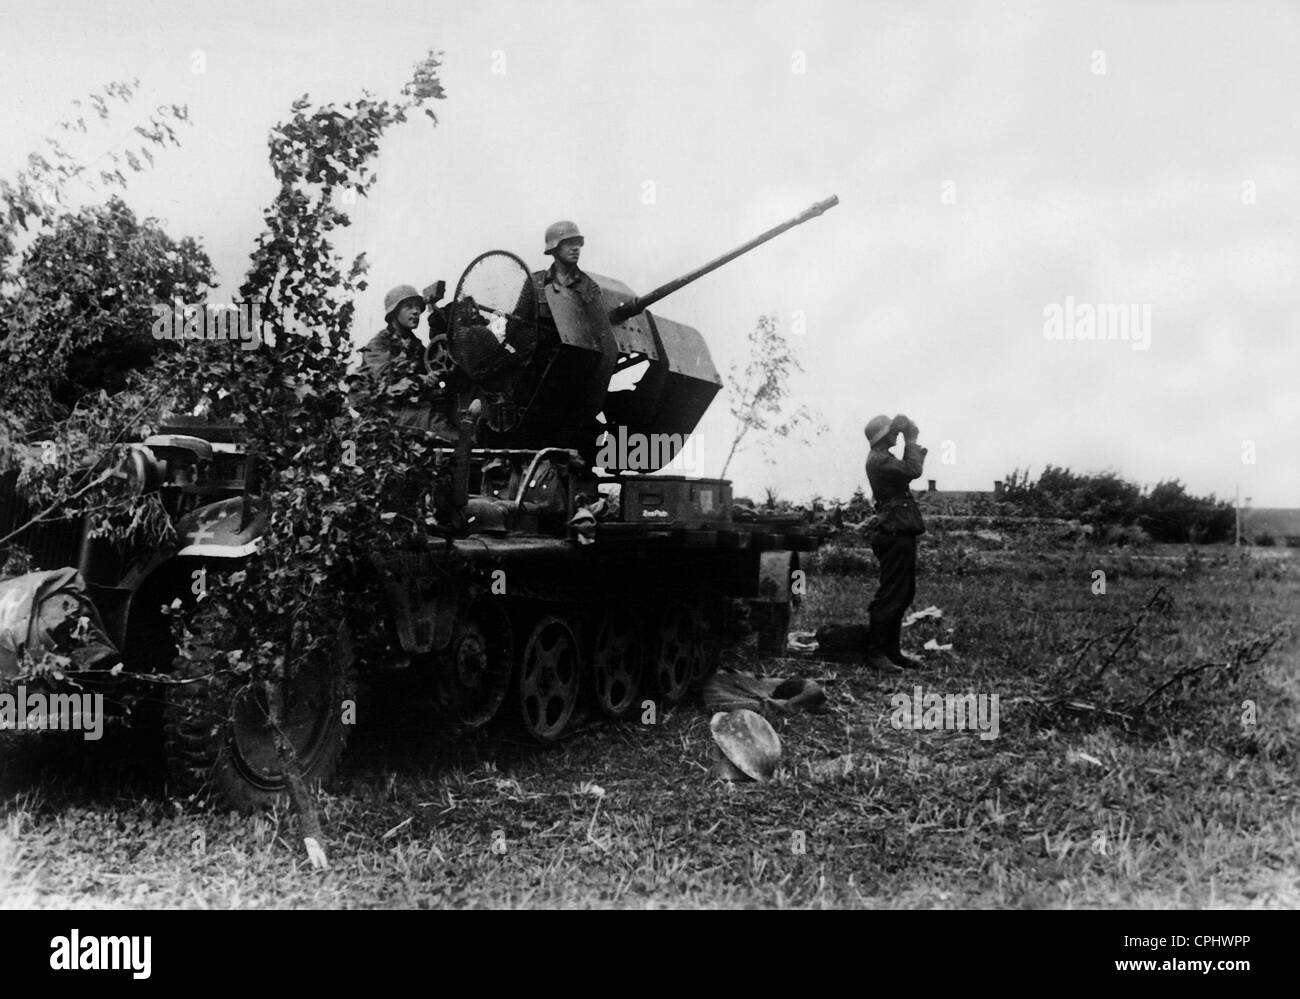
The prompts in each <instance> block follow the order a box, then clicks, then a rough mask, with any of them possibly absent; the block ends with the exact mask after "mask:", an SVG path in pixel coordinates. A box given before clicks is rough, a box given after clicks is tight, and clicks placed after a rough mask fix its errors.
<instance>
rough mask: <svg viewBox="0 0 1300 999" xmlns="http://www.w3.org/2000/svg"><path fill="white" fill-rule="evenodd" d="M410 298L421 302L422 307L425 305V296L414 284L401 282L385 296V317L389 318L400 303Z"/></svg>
mask: <svg viewBox="0 0 1300 999" xmlns="http://www.w3.org/2000/svg"><path fill="white" fill-rule="evenodd" d="M410 298H413V299H415V300H416V301H417V302H419V303H420V306H421V307H423V306H424V297H423V296H422V295H421V294H420V293H419V292H418V291H416V290H415V288H414V286H412V285H409V284H399V285H398V286H397V287H396V288H393V289H391V290H390V291H389V292H388V294H387V295H385V296H384V318H385V319H388V318H389V317H390V316H391V315H392V314H393V313H394V312H396V311H397V307H398V306H399V305H401V304H402V303H403V302H405V301H406V300H407V299H410Z"/></svg>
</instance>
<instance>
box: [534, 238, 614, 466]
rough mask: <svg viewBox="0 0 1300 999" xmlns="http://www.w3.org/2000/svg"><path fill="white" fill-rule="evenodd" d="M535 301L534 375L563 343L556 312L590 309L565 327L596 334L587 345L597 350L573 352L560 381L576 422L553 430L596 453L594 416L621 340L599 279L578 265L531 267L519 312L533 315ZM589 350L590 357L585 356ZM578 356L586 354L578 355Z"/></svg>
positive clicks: (566, 407) (560, 437)
mask: <svg viewBox="0 0 1300 999" xmlns="http://www.w3.org/2000/svg"><path fill="white" fill-rule="evenodd" d="M534 305H535V306H536V315H537V319H538V323H537V333H538V345H537V350H536V352H535V353H534V355H533V359H532V362H531V364H530V369H531V372H532V375H533V377H534V378H540V377H541V376H542V374H543V373H544V372H545V371H546V369H547V366H548V365H549V364H550V363H551V359H552V357H553V356H554V353H555V351H556V350H558V349H559V348H560V346H561V342H560V336H559V329H558V327H557V325H556V320H555V313H556V312H560V313H561V314H562V315H567V316H573V315H574V314H575V313H576V314H581V313H586V316H585V319H584V320H583V321H581V322H580V323H575V322H573V321H572V320H570V321H569V322H568V323H567V324H566V327H565V328H566V330H570V329H574V328H583V329H586V330H589V331H590V332H591V335H592V336H593V337H594V338H595V342H593V343H590V344H589V346H590V347H594V348H595V350H587V351H584V350H574V351H570V352H569V358H570V360H569V361H568V362H567V363H568V364H570V365H572V366H573V367H572V368H570V369H566V370H567V371H568V378H567V379H566V382H565V384H564V385H563V386H561V387H560V388H561V389H562V391H563V393H564V397H563V401H562V406H561V412H563V413H564V414H565V415H566V416H569V415H570V414H577V416H578V422H577V423H569V424H568V425H565V426H555V427H553V428H552V432H553V437H554V439H555V440H557V441H560V440H567V439H568V438H569V437H570V435H572V437H573V439H574V442H573V443H572V444H571V445H570V446H575V447H576V446H579V442H581V447H580V450H581V449H582V448H587V449H589V450H591V452H592V454H593V455H594V453H595V444H594V441H595V438H596V431H595V429H594V427H595V426H596V424H594V422H593V421H594V417H595V416H596V414H597V413H599V412H600V411H601V409H602V407H603V406H604V404H605V393H606V390H607V389H608V387H609V380H610V378H611V377H612V376H613V374H614V367H615V365H616V364H617V363H618V342H617V341H616V340H615V339H614V332H613V330H611V329H610V328H609V317H608V314H607V313H606V311H605V301H604V296H603V294H602V292H601V290H600V285H598V284H597V283H596V281H595V279H594V278H592V277H591V276H590V275H588V274H586V273H584V272H583V271H581V270H579V269H578V268H576V267H575V268H573V270H572V272H571V273H569V274H568V275H564V274H561V272H560V271H559V269H558V268H557V267H556V266H555V265H554V264H552V265H551V266H550V267H549V268H547V269H546V270H544V271H534V272H533V274H532V278H531V280H530V281H529V282H527V283H526V284H525V285H524V287H523V289H522V290H521V291H520V294H519V302H518V304H517V305H516V306H515V315H517V316H531V315H532V314H533V307H534ZM597 351H598V352H597ZM588 356H589V357H590V361H587V360H586V358H587V357H588ZM578 358H582V360H581V361H579V360H578ZM556 402H557V400H551V401H550V403H551V404H554V403H556ZM588 431H590V433H588Z"/></svg>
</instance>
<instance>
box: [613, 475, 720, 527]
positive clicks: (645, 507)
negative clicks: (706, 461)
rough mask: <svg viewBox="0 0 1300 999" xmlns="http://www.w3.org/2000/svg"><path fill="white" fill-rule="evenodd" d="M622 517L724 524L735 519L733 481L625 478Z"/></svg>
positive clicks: (630, 521)
mask: <svg viewBox="0 0 1300 999" xmlns="http://www.w3.org/2000/svg"><path fill="white" fill-rule="evenodd" d="M622 487H623V488H622V490H621V496H620V502H621V504H622V518H623V521H624V523H628V524H664V525H668V524H672V525H674V526H678V527H681V526H689V525H693V524H724V523H728V522H729V521H730V520H731V483H730V482H728V481H727V480H725V479H694V478H687V477H686V476H684V475H647V476H638V477H636V478H625V479H623V480H622Z"/></svg>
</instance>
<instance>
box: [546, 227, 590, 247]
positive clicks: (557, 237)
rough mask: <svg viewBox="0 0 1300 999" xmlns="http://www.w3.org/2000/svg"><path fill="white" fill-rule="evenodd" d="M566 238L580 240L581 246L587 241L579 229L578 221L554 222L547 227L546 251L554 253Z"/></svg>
mask: <svg viewBox="0 0 1300 999" xmlns="http://www.w3.org/2000/svg"><path fill="white" fill-rule="evenodd" d="M566 239H576V240H578V245H579V246H582V245H583V243H585V242H586V240H585V239H583V236H582V233H580V232H579V231H578V224H577V223H576V222H567V221H566V222H552V223H551V224H550V225H548V226H547V227H546V252H547V253H554V252H555V248H556V247H557V246H559V245H560V244H561V243H563V242H564V241H565V240H566Z"/></svg>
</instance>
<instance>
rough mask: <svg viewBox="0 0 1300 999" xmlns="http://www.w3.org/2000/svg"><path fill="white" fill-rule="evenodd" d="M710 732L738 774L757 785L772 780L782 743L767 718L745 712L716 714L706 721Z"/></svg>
mask: <svg viewBox="0 0 1300 999" xmlns="http://www.w3.org/2000/svg"><path fill="white" fill-rule="evenodd" d="M709 730H710V731H711V732H712V733H713V741H714V742H716V743H717V744H718V748H719V749H721V750H722V752H723V754H724V755H725V756H726V757H727V759H728V760H730V761H731V762H732V763H733V764H734V765H735V766H736V767H738V768H739V769H740V771H741V773H743V774H745V776H747V777H752V778H753V779H754V780H756V781H758V782H760V783H766V782H767V781H769V780H771V779H772V774H773V773H774V772H775V771H776V765H777V764H778V763H780V762H781V740H780V738H779V737H778V736H777V734H776V730H775V729H773V728H772V726H771V725H770V724H768V721H767V719H766V718H764V717H763V716H762V715H760V714H759V713H758V712H756V711H750V710H749V709H748V708H740V709H739V710H736V711H719V712H718V713H717V714H715V715H714V716H713V717H712V718H711V719H709Z"/></svg>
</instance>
